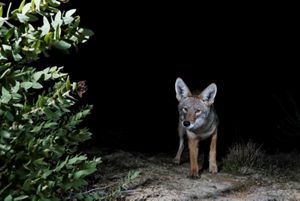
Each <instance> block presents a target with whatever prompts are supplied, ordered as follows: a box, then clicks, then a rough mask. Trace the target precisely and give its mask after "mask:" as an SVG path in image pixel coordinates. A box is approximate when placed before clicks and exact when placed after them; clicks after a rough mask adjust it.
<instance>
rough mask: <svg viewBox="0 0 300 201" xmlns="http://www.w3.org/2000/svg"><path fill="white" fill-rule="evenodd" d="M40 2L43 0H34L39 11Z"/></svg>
mask: <svg viewBox="0 0 300 201" xmlns="http://www.w3.org/2000/svg"><path fill="white" fill-rule="evenodd" d="M40 3H41V0H34V4H35V9H36V10H37V11H40Z"/></svg>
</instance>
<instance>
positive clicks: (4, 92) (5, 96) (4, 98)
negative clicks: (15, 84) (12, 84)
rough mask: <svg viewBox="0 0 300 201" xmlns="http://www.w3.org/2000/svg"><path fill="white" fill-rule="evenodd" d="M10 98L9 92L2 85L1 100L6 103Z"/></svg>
mask: <svg viewBox="0 0 300 201" xmlns="http://www.w3.org/2000/svg"><path fill="white" fill-rule="evenodd" d="M10 99H11V94H10V93H9V91H8V90H7V89H5V88H4V87H2V96H1V102H2V103H8V102H9V101H10Z"/></svg>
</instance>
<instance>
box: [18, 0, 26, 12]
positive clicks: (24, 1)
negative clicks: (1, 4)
mask: <svg viewBox="0 0 300 201" xmlns="http://www.w3.org/2000/svg"><path fill="white" fill-rule="evenodd" d="M25 3H26V0H23V1H22V2H21V4H20V6H19V8H18V12H19V13H20V12H22V9H23V7H24V5H25Z"/></svg>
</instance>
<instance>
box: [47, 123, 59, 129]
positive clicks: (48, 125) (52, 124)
mask: <svg viewBox="0 0 300 201" xmlns="http://www.w3.org/2000/svg"><path fill="white" fill-rule="evenodd" d="M57 125H58V123H56V122H48V123H45V125H44V128H51V127H55V126H57Z"/></svg>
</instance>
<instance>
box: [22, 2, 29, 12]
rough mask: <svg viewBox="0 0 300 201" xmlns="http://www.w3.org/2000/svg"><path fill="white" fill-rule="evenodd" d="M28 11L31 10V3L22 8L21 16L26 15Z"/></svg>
mask: <svg viewBox="0 0 300 201" xmlns="http://www.w3.org/2000/svg"><path fill="white" fill-rule="evenodd" d="M30 9H31V3H27V4H26V5H25V6H24V7H23V8H22V14H23V15H26V14H27V13H28V11H29V10H30Z"/></svg>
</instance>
